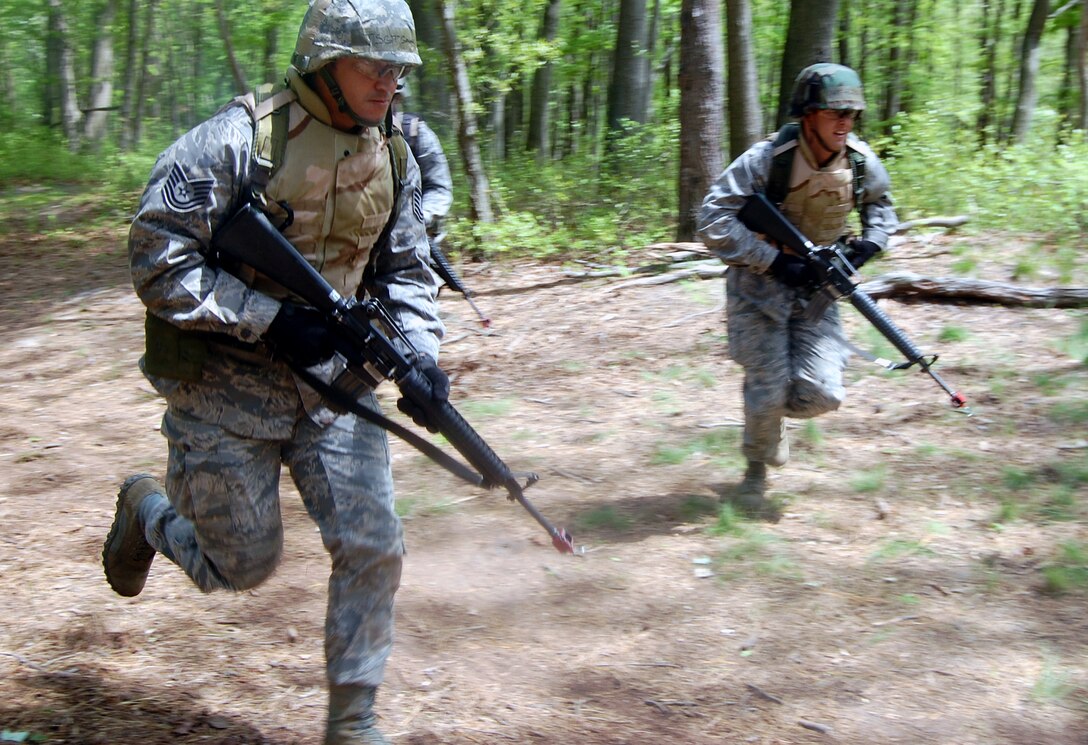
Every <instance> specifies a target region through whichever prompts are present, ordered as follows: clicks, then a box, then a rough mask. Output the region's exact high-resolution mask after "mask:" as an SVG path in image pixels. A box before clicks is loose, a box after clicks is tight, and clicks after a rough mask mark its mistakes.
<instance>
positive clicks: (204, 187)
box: [162, 163, 215, 212]
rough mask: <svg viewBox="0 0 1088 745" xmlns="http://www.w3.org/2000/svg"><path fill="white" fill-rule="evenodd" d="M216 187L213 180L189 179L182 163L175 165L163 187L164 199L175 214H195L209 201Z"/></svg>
mask: <svg viewBox="0 0 1088 745" xmlns="http://www.w3.org/2000/svg"><path fill="white" fill-rule="evenodd" d="M213 186H215V179H213V178H189V176H188V175H187V174H186V173H185V171H184V170H183V169H182V167H181V164H180V163H174V167H173V168H171V169H170V175H169V176H168V177H167V179H166V183H165V184H164V185H163V187H162V199H163V201H164V202H166V206H167V207H169V208H170V209H172V210H174V211H175V212H194V211H196V210H198V209H200V206H201V205H202V204H204V202H206V201H207V200H208V195H209V194H211V193H212V187H213Z"/></svg>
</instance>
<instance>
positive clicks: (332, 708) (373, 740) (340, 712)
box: [325, 685, 393, 745]
mask: <svg viewBox="0 0 1088 745" xmlns="http://www.w3.org/2000/svg"><path fill="white" fill-rule="evenodd" d="M377 690H378V689H377V688H374V687H373V686H351V685H330V686H329V723H328V726H327V727H326V729H325V745H393V744H392V743H391V742H390V741H389V740H387V739H386V738H385V735H383V734H382V733H381V730H379V729H378V728H377V726H375V724H374V722H375V719H376V718H377V717H375V716H374V694H375V693H376V692H377Z"/></svg>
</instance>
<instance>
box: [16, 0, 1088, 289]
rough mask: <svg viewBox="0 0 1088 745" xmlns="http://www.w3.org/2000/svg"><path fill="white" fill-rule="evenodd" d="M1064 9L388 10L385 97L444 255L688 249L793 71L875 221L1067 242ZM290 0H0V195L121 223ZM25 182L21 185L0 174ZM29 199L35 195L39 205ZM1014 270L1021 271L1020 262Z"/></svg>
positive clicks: (931, 1) (913, 0)
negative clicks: (839, 138)
mask: <svg viewBox="0 0 1088 745" xmlns="http://www.w3.org/2000/svg"><path fill="white" fill-rule="evenodd" d="M1083 5H1084V3H1083V2H1081V0H1071V1H1070V2H1063V3H1057V2H1055V3H1050V2H1047V0H975V1H974V2H956V1H955V0H805V1H803V2H802V1H800V0H797V1H795V2H792V3H787V2H783V1H781V0H777V1H775V0H735V1H734V0H729V1H728V2H726V3H724V5H723V4H722V3H721V2H719V0H680V1H679V2H678V1H677V0H597V1H595V2H585V1H584V0H576V1H571V0H568V1H567V2H563V0H516V1H507V0H488V1H487V2H483V1H480V0H473V1H470V2H457V3H454V2H443V1H442V0H414V1H413V2H412V8H413V13H414V15H415V17H416V21H417V27H418V36H419V40H420V47H421V52H422V57H423V60H424V64H423V66H422V68H420V69H419V70H417V71H416V72H414V73H413V74H412V76H411V77H410V79H409V86H410V91H411V94H412V95H411V97H410V99H409V101H408V105H407V107H406V108H407V109H409V110H413V111H415V112H416V113H419V114H421V115H423V116H424V117H425V118H426V119H427V121H428V122H429V123H430V124H431V125H432V127H433V128H434V129H435V130H436V131H437V132H438V134H439V136H440V137H441V138H442V140H443V143H444V146H445V148H446V151H447V155H448V156H449V160H450V163H451V166H452V167H453V171H454V183H455V187H456V190H457V199H456V202H455V206H454V211H453V214H452V216H451V219H450V220H449V222H448V224H447V228H448V231H449V236H450V242H449V248H450V249H451V251H452V252H453V254H454V255H455V256H460V255H462V254H463V255H464V256H468V257H471V258H485V257H496V256H499V255H503V254H506V255H514V256H519V255H520V256H524V255H531V256H534V257H538V258H546V257H547V258H556V259H570V258H575V257H587V256H589V257H592V258H593V259H594V260H599V261H601V262H604V263H607V261H609V259H610V257H613V258H615V257H617V256H618V257H622V255H623V253H624V252H625V251H626V250H628V249H630V248H631V247H637V246H644V245H647V244H650V243H654V242H659V241H663V240H672V239H680V240H690V239H691V237H692V232H693V214H694V210H695V209H697V207H698V204H699V202H700V201H701V199H702V196H703V195H704V194H705V192H706V190H707V187H708V186H709V183H710V182H711V181H712V180H713V178H714V177H716V176H717V175H718V173H719V172H720V170H721V169H722V168H723V167H724V165H726V164H727V163H728V161H729V160H730V159H731V157H734V156H735V155H737V154H739V152H740V151H741V150H743V149H744V148H745V147H747V145H749V144H751V142H753V141H755V140H756V139H758V138H760V137H762V136H764V135H765V134H766V133H768V132H770V131H773V130H774V129H775V128H776V127H777V126H778V125H779V124H780V123H781V122H782V121H783V118H784V109H785V106H784V101H785V98H786V97H788V95H789V87H790V83H791V81H792V79H793V77H794V76H795V75H796V73H797V71H799V70H800V69H801V67H803V66H804V65H806V64H809V63H811V62H813V61H818V60H831V61H837V62H842V63H844V64H847V65H851V66H853V67H855V68H856V69H858V70H859V72H860V73H861V75H862V77H863V80H864V82H865V85H866V95H867V98H868V103H869V106H868V110H867V111H866V112H865V116H864V118H863V120H862V122H861V123H860V124H859V127H858V131H859V133H860V134H861V135H862V136H863V137H864V138H866V139H867V140H869V141H870V143H871V144H873V145H874V146H875V147H876V149H877V150H878V151H879V153H880V154H881V156H882V157H883V159H884V162H885V163H886V164H887V166H888V168H889V171H890V172H891V175H892V184H893V188H894V191H893V193H894V195H895V198H896V202H897V206H898V210H899V213H900V216H901V218H902V219H904V220H909V219H913V218H915V217H918V216H925V215H935V214H949V213H961V214H966V215H968V216H969V217H970V218H971V223H970V225H971V229H978V230H990V229H997V230H1008V231H1014V232H1020V233H1031V234H1034V235H1038V234H1042V235H1046V236H1051V237H1053V239H1054V240H1055V241H1057V244H1058V247H1059V248H1061V246H1067V247H1069V246H1072V245H1079V244H1080V242H1081V239H1082V237H1083V234H1084V232H1085V227H1086V221H1088V217H1086V215H1088V208H1086V205H1088V157H1086V155H1088V149H1086V148H1088V146H1086V144H1085V129H1086V123H1088V103H1086V99H1088V94H1086V90H1088V73H1086V62H1085V47H1086V43H1085V37H1086V33H1088V31H1086V28H1088V22H1086V19H1085V12H1084V8H1083ZM303 7H304V6H303V3H301V2H297V1H288V0H243V1H239V2H231V3H226V2H225V0H197V1H195V2H194V1H193V0H185V1H184V2H183V1H182V0H143V1H142V2H138V1H137V0H96V1H95V2H83V3H75V2H66V1H65V0H10V2H6V3H4V4H3V7H2V8H0V89H2V91H3V96H0V124H2V128H0V129H2V134H0V184H2V185H3V186H4V191H5V197H6V198H13V197H16V196H19V201H16V202H15V204H16V206H17V209H18V212H19V213H20V214H22V215H27V216H33V215H34V214H35V213H36V212H37V210H36V209H35V205H36V204H39V203H42V201H43V200H48V199H49V198H50V196H49V194H48V193H47V192H48V191H49V190H50V189H51V187H53V186H60V187H63V188H64V189H66V190H68V191H71V190H72V188H73V186H74V185H79V189H78V191H79V196H78V197H73V198H76V199H83V200H87V201H88V202H93V203H96V204H99V205H102V206H103V207H104V208H106V209H107V210H108V209H110V208H113V207H116V208H119V209H123V210H128V211H131V209H132V206H133V202H132V199H133V193H134V192H138V190H139V189H140V187H141V186H142V184H143V181H144V179H145V178H146V174H147V172H148V170H149V168H150V165H151V163H152V162H153V159H154V158H155V156H156V155H157V154H158V152H160V151H161V149H162V148H163V147H164V146H165V145H166V144H168V143H169V142H170V141H172V140H173V139H174V138H176V137H177V136H178V135H179V134H181V133H182V132H183V131H185V130H186V129H188V128H189V127H191V126H193V125H195V124H196V123H197V122H199V121H200V120H201V119H203V118H205V117H207V116H208V115H209V114H211V113H212V112H214V111H215V110H216V109H217V108H218V107H219V106H220V105H222V104H223V103H224V102H225V101H227V100H229V99H230V98H231V97H232V96H234V95H237V94H239V93H241V92H244V91H246V90H248V89H250V88H251V87H254V86H256V85H257V84H259V83H262V82H274V81H277V80H280V79H282V75H283V70H284V69H285V67H286V65H287V64H288V62H289V59H290V54H291V50H292V49H293V45H294V40H295V36H296V34H297V29H298V23H299V21H300V19H301V16H302V12H303ZM26 184H35V185H37V186H38V187H39V188H36V189H34V190H32V191H31V192H30V193H24V194H20V195H17V194H14V193H12V192H11V191H10V190H11V188H12V187H13V186H16V185H23V186H25V185H26ZM42 188H44V189H46V192H43V191H42ZM1025 271H1026V270H1025Z"/></svg>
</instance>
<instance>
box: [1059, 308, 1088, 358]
mask: <svg viewBox="0 0 1088 745" xmlns="http://www.w3.org/2000/svg"><path fill="white" fill-rule="evenodd" d="M1059 350H1060V351H1061V352H1063V353H1064V354H1067V355H1069V356H1070V357H1072V358H1073V359H1075V360H1080V362H1081V364H1083V365H1088V315H1085V316H1083V317H1082V318H1081V319H1080V327H1079V328H1078V329H1077V330H1076V332H1074V334H1073V335H1072V336H1071V337H1069V338H1068V339H1066V340H1064V341H1063V342H1062V343H1061V344H1060V345H1059Z"/></svg>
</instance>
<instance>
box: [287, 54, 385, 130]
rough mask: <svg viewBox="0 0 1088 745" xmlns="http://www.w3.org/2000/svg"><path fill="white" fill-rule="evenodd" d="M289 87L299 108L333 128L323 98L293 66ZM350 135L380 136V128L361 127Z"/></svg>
mask: <svg viewBox="0 0 1088 745" xmlns="http://www.w3.org/2000/svg"><path fill="white" fill-rule="evenodd" d="M287 85H288V87H289V88H290V89H291V90H293V91H294V92H295V94H296V95H297V96H298V103H299V106H301V107H302V108H303V109H305V110H306V113H307V114H309V115H310V116H312V117H313V118H314V119H316V120H317V121H319V122H321V123H322V124H324V125H325V126H327V127H331V126H332V116H331V115H330V114H329V109H328V107H327V106H325V102H324V101H322V100H321V96H319V95H317V92H316V91H315V90H314V89H313V88H311V87H310V86H308V85H306V81H305V80H303V79H302V74H301V73H299V71H298V69H296V68H295V67H294V66H293V65H292V66H290V67H288V68H287ZM349 134H354V135H359V136H363V135H372V136H378V135H379V134H380V128H379V127H362V126H360V127H356V128H355V130H354V131H352V132H350V133H349Z"/></svg>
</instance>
